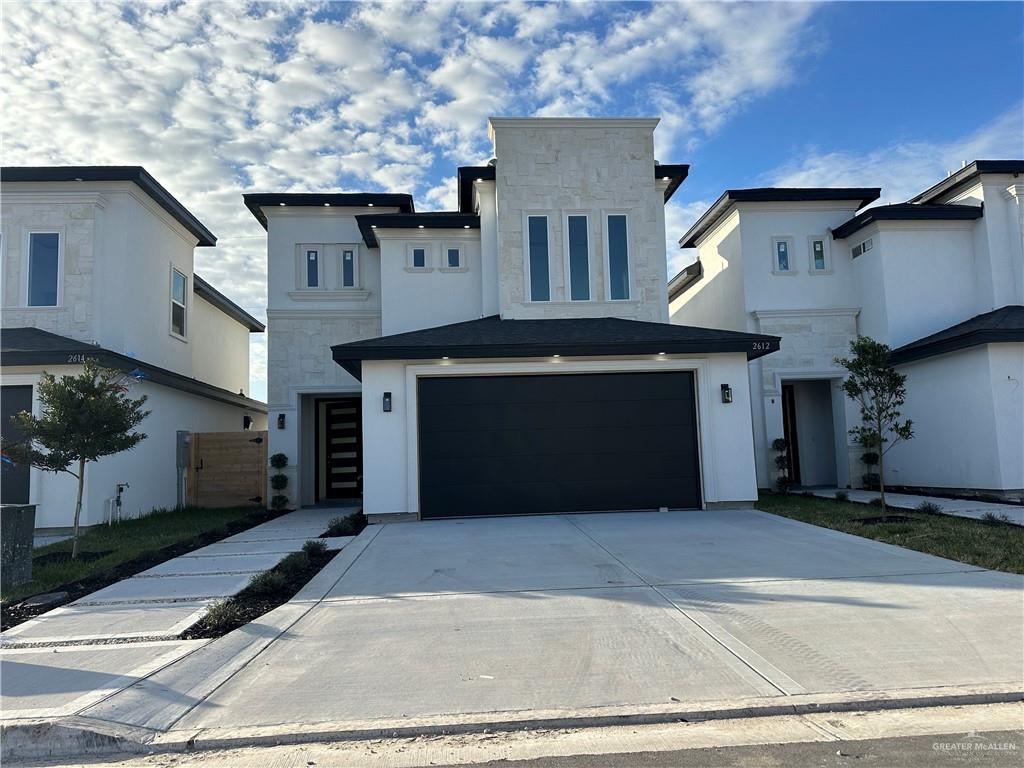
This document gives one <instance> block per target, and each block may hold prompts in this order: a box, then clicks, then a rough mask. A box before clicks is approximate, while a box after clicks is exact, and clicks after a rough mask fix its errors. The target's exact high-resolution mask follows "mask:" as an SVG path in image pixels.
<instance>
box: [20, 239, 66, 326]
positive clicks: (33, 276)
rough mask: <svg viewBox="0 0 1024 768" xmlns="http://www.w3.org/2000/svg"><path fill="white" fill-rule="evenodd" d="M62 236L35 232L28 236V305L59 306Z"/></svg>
mask: <svg viewBox="0 0 1024 768" xmlns="http://www.w3.org/2000/svg"><path fill="white" fill-rule="evenodd" d="M59 253H60V235H59V234H57V233H56V232H33V233H31V234H30V235H29V236H28V305H29V306H30V307H56V306H57V276H58V271H59V266H60V265H59V263H58V262H59V260H60V256H59Z"/></svg>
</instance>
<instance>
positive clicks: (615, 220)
mask: <svg viewBox="0 0 1024 768" xmlns="http://www.w3.org/2000/svg"><path fill="white" fill-rule="evenodd" d="M607 232H608V298H609V299H611V300H612V301H621V300H625V299H628V298H629V226H628V222H627V220H626V214H624V213H610V214H608V221H607Z"/></svg>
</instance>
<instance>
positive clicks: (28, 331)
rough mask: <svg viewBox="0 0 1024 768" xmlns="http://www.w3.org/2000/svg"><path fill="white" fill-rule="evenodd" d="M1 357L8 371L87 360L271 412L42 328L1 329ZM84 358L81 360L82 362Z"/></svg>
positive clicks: (261, 405) (262, 405)
mask: <svg viewBox="0 0 1024 768" xmlns="http://www.w3.org/2000/svg"><path fill="white" fill-rule="evenodd" d="M0 356H2V364H3V367H4V368H7V367H9V366H17V365H74V364H76V363H79V362H82V360H84V359H85V358H88V359H92V360H95V361H96V362H98V363H99V364H100V365H102V366H105V367H107V368H114V369H116V370H119V371H125V372H129V371H134V370H136V369H138V370H140V371H142V373H143V374H144V378H145V381H151V382H153V383H154V384H161V385H163V386H165V387H171V388H172V389H177V390H180V391H182V392H188V393H189V394H193V395H199V396H200V397H206V398H209V399H211V400H216V401H218V402H221V403H227V404H229V405H237V406H238V407H239V408H248V409H250V410H253V411H259V412H260V413H266V412H267V405H266V403H261V402H260V401H259V400H253V399H251V398H248V397H246V396H244V395H239V394H238V393H236V392H231V391H229V390H227V389H221V388H220V387H215V386H213V385H212V384H207V383H206V382H204V381H199V380H198V379H192V378H189V377H188V376H182V375H181V374H180V373H175V372H174V371H169V370H167V369H166V368H160V367H158V366H155V365H150V364H149V363H144V362H142V361H141V360H138V359H137V358H134V357H128V356H127V355H122V354H119V353H117V352H111V351H110V350H109V349H104V348H103V347H98V346H95V345H93V344H86V343H85V342H84V341H76V340H75V339H69V338H67V337H66V336H59V335H57V334H56V333H50V332H49V331H43V330H40V329H39V328H4V329H2V330H0ZM79 358H81V359H79Z"/></svg>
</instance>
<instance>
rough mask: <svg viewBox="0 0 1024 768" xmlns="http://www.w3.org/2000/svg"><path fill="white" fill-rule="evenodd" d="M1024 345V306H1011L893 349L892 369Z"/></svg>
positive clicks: (891, 357) (975, 317) (890, 357)
mask: <svg viewBox="0 0 1024 768" xmlns="http://www.w3.org/2000/svg"><path fill="white" fill-rule="evenodd" d="M999 342H1024V306H1020V305H1017V304H1010V305H1008V306H1005V307H1000V308H999V309H994V310H992V311H991V312H985V313H984V314H981V315H975V316H974V317H972V318H971V319H970V320H965V321H964V322H962V323H957V324H956V325H953V326H950V327H949V328H946V329H945V330H942V331H939V332H937V333H933V334H931V335H930V336H925V337H924V338H923V339H918V340H917V341H912V342H910V343H909V344H904V345H903V346H902V347H900V348H898V349H894V350H893V351H892V354H891V355H890V356H889V362H890V363H892V364H893V365H899V364H901V363H909V362H911V361H912V360H920V359H922V358H925V357H934V356H935V355H943V354H945V353H947V352H956V351H957V350H960V349H967V348H968V347H976V346H979V345H981V344H996V343H999Z"/></svg>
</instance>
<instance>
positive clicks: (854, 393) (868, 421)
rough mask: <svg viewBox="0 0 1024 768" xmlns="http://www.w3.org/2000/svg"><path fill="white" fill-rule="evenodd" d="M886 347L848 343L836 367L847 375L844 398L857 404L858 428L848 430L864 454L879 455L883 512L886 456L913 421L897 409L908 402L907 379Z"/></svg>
mask: <svg viewBox="0 0 1024 768" xmlns="http://www.w3.org/2000/svg"><path fill="white" fill-rule="evenodd" d="M889 351H890V350H889V347H887V346H886V345H885V344H880V343H879V342H877V341H875V340H874V339H872V338H869V337H867V336H861V337H859V338H858V339H856V340H855V341H852V342H850V355H851V357H849V358H841V357H837V358H836V360H835V362H836V365H840V366H842V367H843V368H845V369H846V370H847V371H848V372H849V376H848V377H847V378H846V380H845V381H844V382H843V391H844V392H846V395H847V397H849V398H850V399H851V400H855V401H856V402H857V403H858V404H860V416H861V422H862V423H861V425H860V426H859V427H855V428H854V429H851V430H850V434H851V435H852V436H853V439H854V440H855V441H856V442H857V443H858V444H860V446H861V447H863V448H864V449H865V450H866V451H871V452H874V453H876V454H877V455H878V488H879V490H880V492H881V502H882V510H883V511H884V510H885V454H886V453H887V452H888V451H889V449H890V448H892V447H893V446H894V445H896V444H897V443H899V442H902V441H903V440H910V439H911V438H912V437H913V436H914V430H913V422H912V421H911V420H910V419H907V420H905V421H904V420H902V414H901V413H900V408H901V407H902V406H903V403H904V402H905V401H906V399H907V377H906V376H904V375H903V374H902V373H899V372H897V371H896V370H894V369H893V368H892V367H891V366H890V365H889Z"/></svg>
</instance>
